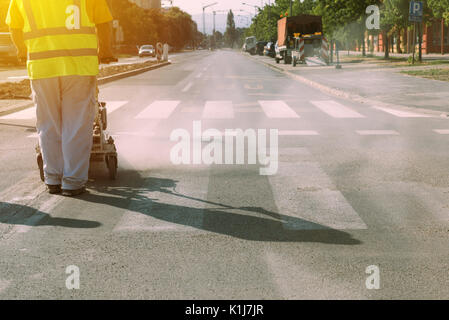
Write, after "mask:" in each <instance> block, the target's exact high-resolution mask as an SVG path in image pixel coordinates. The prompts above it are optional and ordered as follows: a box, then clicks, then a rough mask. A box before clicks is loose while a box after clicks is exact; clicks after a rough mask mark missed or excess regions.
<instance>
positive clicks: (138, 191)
mask: <svg viewBox="0 0 449 320" xmlns="http://www.w3.org/2000/svg"><path fill="white" fill-rule="evenodd" d="M120 176H121V179H120V181H117V182H115V183H113V184H112V185H111V183H110V181H101V180H97V181H96V182H95V183H94V184H93V185H91V186H89V187H90V188H91V189H93V190H95V191H96V193H95V194H94V193H90V194H86V195H83V196H82V197H81V199H82V200H85V201H88V202H92V203H97V204H101V205H107V206H112V207H117V208H121V209H125V210H131V211H134V212H135V213H136V214H145V215H148V216H151V217H153V218H156V219H159V220H161V221H167V222H170V223H174V224H179V225H185V226H190V227H193V228H197V229H200V230H204V231H209V232H213V233H217V234H222V235H227V236H232V237H235V238H239V239H244V240H252V241H275V242H317V243H325V244H340V245H358V244H361V241H359V240H357V239H354V238H352V236H351V235H350V234H349V233H347V232H344V231H340V230H335V229H331V228H328V227H326V226H323V225H319V224H316V223H313V222H310V221H306V220H303V219H300V218H295V217H291V216H286V215H283V214H281V213H276V212H271V211H268V210H265V209H264V208H260V207H233V206H228V205H226V204H222V203H216V202H211V201H207V200H203V199H196V198H192V197H189V196H187V195H183V194H179V193H177V192H176V191H175V190H176V184H177V181H175V180H171V179H161V178H156V177H148V178H146V177H142V176H141V175H139V174H138V173H137V172H133V171H127V172H121V173H120ZM158 193H163V194H166V195H167V194H168V195H170V196H173V199H176V198H180V199H189V200H196V201H198V202H202V203H204V204H206V205H209V206H210V207H211V206H213V208H205V209H199V208H192V207H186V206H181V205H174V204H167V203H162V202H160V201H159V200H158V199H157V198H156V197H157V195H158ZM151 197H154V198H151ZM236 210H238V211H239V212H242V211H243V212H248V214H246V215H245V214H240V213H234V212H232V211H236ZM199 221H201V223H198V222H199ZM283 222H284V223H287V224H291V225H294V226H301V230H286V229H285V228H283V227H282V225H283Z"/></svg>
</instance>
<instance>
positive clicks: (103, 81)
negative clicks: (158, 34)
mask: <svg viewBox="0 0 449 320" xmlns="http://www.w3.org/2000/svg"><path fill="white" fill-rule="evenodd" d="M170 64H171V62H170V61H167V62H162V63H158V64H156V65H152V66H148V67H144V68H140V69H136V70H131V71H126V72H122V73H118V74H114V75H112V76H108V77H104V78H100V79H98V85H104V84H107V83H110V82H113V81H117V80H120V79H124V78H128V77H132V76H135V75H138V74H141V73H145V72H147V71H151V70H156V69H159V68H162V67H165V66H168V65H170ZM32 106H34V102H32V101H30V102H29V103H24V104H20V105H16V106H11V108H10V109H8V110H6V111H0V117H3V116H7V115H9V114H12V113H15V112H19V111H22V110H25V109H28V108H30V107H32Z"/></svg>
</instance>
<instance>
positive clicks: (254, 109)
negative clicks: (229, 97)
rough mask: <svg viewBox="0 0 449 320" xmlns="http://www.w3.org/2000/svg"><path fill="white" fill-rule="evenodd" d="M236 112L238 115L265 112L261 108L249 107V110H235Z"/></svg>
mask: <svg viewBox="0 0 449 320" xmlns="http://www.w3.org/2000/svg"><path fill="white" fill-rule="evenodd" d="M235 112H238V113H262V112H263V111H262V109H260V107H255V108H250V107H247V108H238V109H235Z"/></svg>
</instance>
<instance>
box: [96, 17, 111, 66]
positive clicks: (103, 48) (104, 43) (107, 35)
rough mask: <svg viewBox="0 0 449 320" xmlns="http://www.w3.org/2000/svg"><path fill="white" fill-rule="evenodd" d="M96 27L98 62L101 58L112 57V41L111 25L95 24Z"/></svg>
mask: <svg viewBox="0 0 449 320" xmlns="http://www.w3.org/2000/svg"><path fill="white" fill-rule="evenodd" d="M96 27H97V35H98V39H99V41H98V42H99V50H98V57H99V58H100V60H101V59H103V58H112V57H113V56H114V55H113V54H112V48H111V40H112V30H111V23H110V22H107V23H102V24H97V25H96Z"/></svg>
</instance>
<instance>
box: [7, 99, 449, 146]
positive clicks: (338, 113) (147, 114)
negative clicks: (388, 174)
mask: <svg viewBox="0 0 449 320" xmlns="http://www.w3.org/2000/svg"><path fill="white" fill-rule="evenodd" d="M106 103H107V108H108V113H109V114H113V113H114V112H116V111H117V110H119V109H121V108H124V107H126V106H129V105H131V103H130V102H129V101H106ZM307 103H308V105H310V107H311V109H307V112H306V113H305V114H303V113H304V110H306V109H305V107H304V105H307ZM295 104H296V103H293V102H289V103H288V102H286V101H282V100H258V101H254V102H252V103H245V104H243V105H245V106H244V107H242V104H241V103H240V104H238V103H234V102H233V101H226V100H225V101H204V102H201V103H199V104H197V105H196V106H194V107H192V106H188V107H183V101H180V100H156V101H153V102H151V103H150V104H149V105H148V106H146V107H145V108H143V109H142V110H141V111H140V112H138V113H137V114H133V115H131V118H132V119H134V120H137V121H142V120H157V121H162V120H169V119H170V118H171V117H173V116H174V115H175V114H177V113H180V114H182V113H184V114H185V113H189V114H194V115H198V114H201V117H202V119H205V120H232V119H236V118H238V117H239V116H240V115H241V114H248V113H251V114H259V115H260V116H262V117H265V118H266V119H271V120H298V119H304V118H305V117H307V116H308V115H309V114H310V112H313V113H314V114H315V115H316V114H320V113H321V114H323V115H324V116H326V117H328V118H330V119H335V120H344V119H348V120H356V119H367V118H369V117H370V116H372V115H373V114H372V113H373V112H376V113H377V112H380V113H381V114H382V115H384V116H391V117H393V118H398V119H409V118H411V119H419V118H423V119H428V118H432V117H433V116H430V115H428V114H424V113H418V112H412V111H404V110H396V109H391V108H387V107H379V106H373V107H371V108H366V112H364V111H365V110H361V111H360V110H355V109H354V108H353V107H350V106H346V105H344V104H342V103H341V102H337V101H334V100H321V101H307V102H306V103H301V106H303V108H302V109H300V110H298V109H295V107H296V106H297V104H299V103H297V104H296V105H295ZM35 119H36V108H35V107H32V108H29V109H25V110H22V111H19V112H16V113H13V114H9V115H6V116H2V117H0V120H35ZM362 129H363V128H360V130H356V131H355V133H356V134H358V135H360V136H397V135H400V133H399V132H397V131H395V130H388V129H387V130H371V128H367V129H366V130H362ZM432 132H433V133H434V134H438V135H448V134H449V129H446V128H434V129H432ZM279 135H280V136H316V135H320V133H319V132H318V131H317V130H280V132H279ZM36 137H37V136H36V135H35V134H33V135H30V136H29V138H36Z"/></svg>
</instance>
